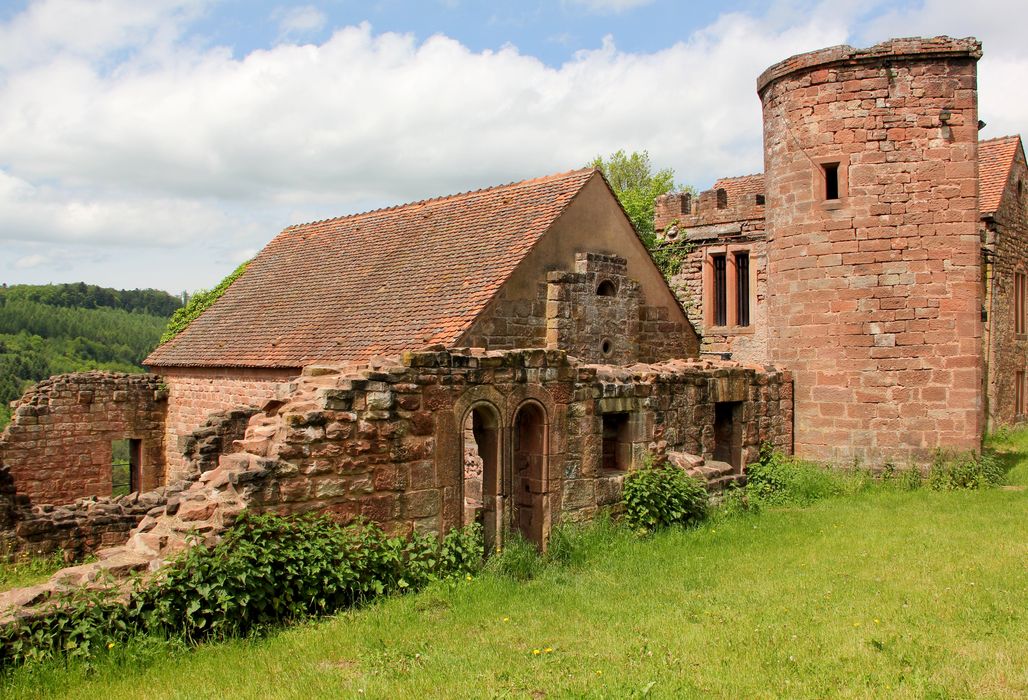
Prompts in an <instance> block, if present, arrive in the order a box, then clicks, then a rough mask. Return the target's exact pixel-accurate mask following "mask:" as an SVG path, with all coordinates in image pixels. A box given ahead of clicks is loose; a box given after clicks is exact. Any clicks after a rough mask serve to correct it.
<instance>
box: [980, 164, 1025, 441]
mask: <svg viewBox="0 0 1028 700" xmlns="http://www.w3.org/2000/svg"><path fill="white" fill-rule="evenodd" d="M985 225H986V255H987V256H988V268H989V272H990V275H989V279H988V280H987V282H991V285H990V289H989V290H988V292H989V297H988V299H987V304H986V312H987V314H988V317H989V324H988V343H987V347H988V356H987V361H988V367H989V377H988V392H989V395H988V403H989V419H990V422H991V426H990V427H992V428H998V427H1000V426H1003V425H1012V424H1014V423H1016V422H1019V421H1023V420H1025V419H1026V418H1028V416H1025V415H1023V414H1019V413H1018V410H1017V405H1016V390H1015V383H1016V381H1017V379H1018V373H1019V372H1022V373H1023V372H1025V371H1026V370H1028V334H1025V333H1021V334H1018V333H1017V332H1016V328H1015V325H1014V318H1015V313H1016V309H1015V291H1014V286H1015V284H1014V283H1015V277H1014V276H1015V274H1024V275H1028V168H1026V167H1025V161H1024V159H1023V158H1022V157H1021V151H1020V149H1019V150H1018V151H1017V154H1016V157H1015V160H1014V165H1013V167H1012V168H1011V170H1010V179H1009V180H1008V181H1007V185H1006V190H1005V191H1004V193H1003V196H1002V199H1001V200H1000V207H999V209H998V210H997V211H996V212H995V213H993V214H992V215H991V216H990V217H988V218H987V219H986V220H985ZM1026 388H1028V387H1026Z"/></svg>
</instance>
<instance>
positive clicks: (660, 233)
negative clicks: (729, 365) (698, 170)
mask: <svg viewBox="0 0 1028 700" xmlns="http://www.w3.org/2000/svg"><path fill="white" fill-rule="evenodd" d="M756 177H757V176H747V177H746V178H740V179H745V180H751V179H754V178H756ZM718 182H719V183H721V182H724V181H718ZM719 193H720V197H719ZM758 194H759V197H760V199H758ZM764 223H765V206H764V204H763V192H762V191H761V192H760V193H755V192H746V193H736V192H728V191H726V190H725V189H724V188H717V189H712V190H708V191H705V192H702V193H701V194H700V195H699V197H694V196H692V195H691V194H690V193H688V192H678V193H673V194H668V195H664V196H663V197H659V198H658V199H657V201H656V207H655V217H654V228H655V229H656V232H657V237H658V239H659V240H660V241H662V243H663V245H665V246H668V247H672V248H675V249H682V250H683V252H682V253H681V255H680V267H679V270H678V272H677V273H676V274H674V275H673V276H672V277H671V280H670V284H671V288H672V289H673V290H674V292H675V294H676V295H678V298H679V299H680V300H681V302H682V305H683V306H684V307H685V310H686V313H688V315H689V320H690V321H691V322H692V324H693V327H694V328H695V329H696V330H697V331H698V332H699V333H700V335H701V336H702V338H703V342H702V346H701V349H702V351H703V352H706V353H731V358H732V359H733V360H739V361H741V362H756V363H764V362H767V361H768V353H767V333H768V324H767V247H766V243H765V225H764ZM683 244H685V245H683ZM740 251H745V252H747V253H749V261H750V269H751V275H750V279H751V283H750V289H751V294H750V324H749V326H739V325H733V326H715V325H714V324H713V323H712V322H711V313H710V309H709V308H708V306H709V304H710V299H709V296H710V290H709V287H710V285H711V280H710V279H709V275H708V274H707V273H708V270H707V265H708V260H709V258H710V256H711V255H712V254H716V253H723V254H728V255H731V254H734V253H735V252H740Z"/></svg>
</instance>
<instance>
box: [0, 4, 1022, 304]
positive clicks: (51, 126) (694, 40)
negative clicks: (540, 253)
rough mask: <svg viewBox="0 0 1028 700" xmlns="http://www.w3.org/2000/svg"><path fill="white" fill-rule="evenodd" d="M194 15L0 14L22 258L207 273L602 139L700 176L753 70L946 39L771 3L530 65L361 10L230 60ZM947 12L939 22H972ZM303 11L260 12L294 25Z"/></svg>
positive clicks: (1018, 117)
mask: <svg viewBox="0 0 1028 700" xmlns="http://www.w3.org/2000/svg"><path fill="white" fill-rule="evenodd" d="M933 2H942V0H933ZM596 3H598V0H595V2H594V4H596ZM599 4H605V5H607V6H608V7H610V8H613V7H614V6H615V5H622V6H626V5H627V4H630V3H626V2H621V3H617V2H613V3H599ZM943 5H944V9H946V11H947V12H949V11H953V12H957V10H954V9H953V8H954V7H955V6H956V3H952V2H948V3H943ZM84 6H89V7H94V6H95V7H96V8H99V9H98V11H99V12H101V13H103V16H104V17H106V19H105V20H104V21H103V22H100V23H99V24H102V25H103V26H101V27H98V28H97V31H98V32H99V33H98V34H96V35H91V34H90V33H89V32H75V31H72V25H74V24H75V20H74V18H78V21H80V22H81V23H83V26H91V25H88V24H85V23H87V22H89V21H91V20H89V19H88V17H87V15H86V14H85V13H84V11H83V9H82V8H83V7H84ZM110 8H115V9H114V10H111V9H110ZM976 8H977V9H976V12H977V13H978V14H981V15H988V14H990V13H988V12H986V11H984V10H983V9H982V7H981V4H980V3H979V5H978V6H976ZM203 9H204V4H203V2H202V1H201V0H178V1H173V0H161V1H160V2H152V3H138V2H134V1H131V0H111V2H110V3H107V4H100V3H85V2H72V0H43V2H39V3H35V4H32V5H30V6H29V8H28V9H26V10H25V11H24V12H23V13H21V14H20V15H17V16H15V17H13V18H12V19H11V20H9V21H8V22H7V23H5V24H0V241H4V243H3V245H4V246H5V247H6V246H8V245H9V244H13V242H18V245H19V246H21V247H22V249H23V252H22V253H21V257H30V256H32V255H35V254H37V253H38V251H35V250H30V249H28V248H25V246H27V245H29V242H34V241H50V242H52V243H53V244H54V245H58V244H59V245H72V244H76V243H81V244H90V245H92V244H100V245H119V246H129V245H139V246H155V245H156V246H165V247H176V246H178V247H179V249H182V250H185V249H186V248H185V247H186V246H189V247H190V249H193V250H197V249H203V250H204V251H205V255H206V256H208V257H209V259H210V260H214V259H217V260H223V261H225V263H226V265H227V264H230V263H231V262H232V261H234V260H237V259H240V257H241V256H243V255H245V254H248V253H249V251H251V250H253V249H255V248H259V247H260V246H261V245H263V244H264V243H265V242H266V241H267V240H268V239H269V238H270V237H271V236H272V235H273V234H274V233H275V232H276V231H277V230H279V229H280V228H281V227H282V226H283V225H285V224H288V223H292V222H297V221H305V220H313V219H318V218H324V217H327V216H334V215H340V214H344V213H348V212H352V211H357V210H361V209H366V208H371V207H375V206H381V205H385V204H393V203H397V202H402V201H408V200H411V199H416V198H420V197H425V196H433V195H439V194H446V193H449V192H454V191H460V190H465V189H471V188H476V187H482V186H486V185H491V184H496V183H500V182H508V181H512V180H516V179H520V178H523V177H532V176H538V175H541V174H544V173H549V172H557V171H561V170H566V169H569V168H575V167H579V166H581V165H582V164H584V163H586V162H587V161H588V160H590V159H591V158H592V157H593V156H595V155H597V154H608V153H610V152H612V151H614V150H617V149H619V148H625V149H628V150H641V149H647V150H649V152H650V154H651V156H652V158H653V160H654V163H655V164H656V165H657V166H658V167H666V166H671V167H674V168H675V170H676V173H677V175H678V180H679V181H680V182H684V183H689V184H693V185H696V186H699V187H706V186H709V185H710V183H711V182H712V181H713V179H714V178H716V177H718V176H723V175H737V174H744V173H748V172H756V171H759V170H761V168H762V167H763V159H762V151H761V137H762V133H761V124H760V104H759V101H758V99H757V96H756V92H755V81H756V77H757V75H758V74H759V73H760V72H761V71H762V70H763V69H764V68H766V67H767V66H768V65H770V64H772V63H774V62H776V61H779V60H781V59H783V58H785V57H787V56H789V55H791V54H794V53H799V52H802V51H808V50H812V49H816V48H820V47H823V46H828V45H832V44H838V43H844V42H847V41H849V42H850V43H861V42H862V41H863V40H865V39H867V40H875V41H877V40H878V39H879V38H885V37H884V36H881V35H882V34H883V33H888V34H889V35H896V34H913V33H928V32H933V33H934V32H936V31H938V32H940V33H945V32H949V33H952V32H953V30H952V29H946V28H945V27H942V26H941V25H937V24H932V23H931V22H929V21H928V20H930V19H931V18H932V17H934V16H935V15H934V13H937V12H941V10H940V9H939V7H935V6H934V5H932V4H931V3H926V4H925V5H924V6H923V7H919V8H917V12H919V13H920V14H915V15H903V14H895V13H886V14H885V15H883V16H882V17H880V18H878V19H873V20H862V19H861V14H860V13H861V12H866V9H867V8H866V6H865V5H864V4H862V3H858V2H850V1H848V0H839V1H838V2H835V3H832V4H829V3H812V2H809V1H803V0H781V1H780V2H778V3H776V4H775V7H774V9H773V10H771V11H769V12H768V13H767V15H765V16H757V15H753V14H746V13H732V14H724V15H722V16H721V17H719V18H718V19H717V20H716V21H715V22H714V23H712V24H711V25H710V26H708V27H706V28H704V29H702V30H700V31H698V32H695V33H693V34H691V35H689V36H686V37H683V39H682V41H680V42H678V43H676V44H674V45H672V46H668V47H664V48H659V49H657V50H653V51H651V52H641V53H633V52H627V51H623V50H621V49H619V48H618V47H617V45H616V44H615V42H614V41H613V40H612V39H610V38H608V39H607V40H605V41H604V42H603V43H602V45H600V46H598V47H596V48H593V49H590V50H583V51H579V52H578V53H576V54H575V55H574V56H572V57H571V58H570V59H569V60H568V61H566V62H565V63H564V64H562V65H559V66H550V65H547V64H545V63H543V62H542V61H540V60H539V59H537V58H535V57H534V56H531V55H526V54H524V53H522V52H520V51H519V50H518V49H517V48H516V47H513V46H505V47H502V48H499V49H497V50H486V51H474V50H471V49H469V48H468V47H467V46H465V45H463V44H462V43H460V42H458V41H456V40H454V39H452V38H449V37H446V36H443V35H436V36H432V37H430V38H427V39H425V40H423V41H419V40H418V39H416V38H415V37H414V36H412V35H408V34H397V33H389V32H386V33H377V32H375V31H374V30H373V28H372V27H371V26H369V25H367V24H362V25H359V26H350V27H343V28H340V29H337V30H336V31H335V32H334V33H332V34H331V36H329V37H328V38H327V39H325V40H324V41H322V42H321V43H318V44H306V45H302V46H301V45H296V44H294V43H289V42H288V41H287V42H284V43H279V44H277V45H275V46H273V47H271V48H268V49H265V50H255V51H252V52H250V53H248V54H244V55H234V54H233V52H232V51H231V50H229V49H227V48H224V47H206V48H205V47H200V46H198V45H196V44H195V43H192V42H188V41H186V40H184V39H181V38H180V35H181V30H182V26H183V23H186V22H188V18H189V17H191V16H195V15H196V13H199V12H202V11H203ZM300 9H301V10H304V9H310V8H300ZM116 10H117V11H116ZM960 12H963V14H959V13H958V14H956V15H953V17H952V18H951V19H952V21H953V22H957V21H964V20H968V18H969V17H970V16H971V15H972V14H973V13H971V12H970V11H963V10H960ZM62 13H67V16H68V17H69V18H71V19H61V18H59V17H57V16H58V15H62ZM76 13H77V14H76ZM316 13H317V11H315V14H312V15H310V16H308V17H306V18H304V17H302V16H300V15H297V16H296V17H293V18H291V19H287V18H286V17H285V16H284V15H283V16H281V17H280V21H281V23H282V26H283V29H286V28H287V27H292V28H293V29H295V30H296V31H300V30H303V31H314V30H315V29H316V28H317V27H318V26H319V24H320V23H321V22H323V18H321V19H319V18H318V17H317V16H316ZM301 14H302V13H301ZM62 16H63V15H62ZM784 18H789V19H788V21H786V20H785V19H784ZM968 21H969V20H968ZM982 21H983V22H984V20H982ZM1004 25H1005V23H1004V22H998V21H994V20H990V21H989V22H986V23H984V24H982V25H981V29H974V28H972V29H971V31H975V32H980V34H981V38H983V39H984V40H985V41H986V51H987V52H988V51H990V49H989V45H990V42H991V43H994V44H995V45H997V46H999V45H1002V46H1006V44H1005V43H1004V42H1009V39H1008V38H1003V37H1007V36H1008V34H1004V32H1008V31H1009V30H1008V29H1007V28H1006V26H1004ZM937 26H938V29H936V27H937ZM968 26H969V27H972V26H973V27H977V26H979V25H968ZM305 28H306V29H305ZM855 28H856V29H855ZM990 33H995V36H996V37H1000V38H997V39H992V38H990V37H991V36H993V34H990ZM12 42H13V43H12ZM37 47H38V48H37ZM1019 51H1021V50H1020V49H1011V50H999V49H996V50H995V51H993V54H991V55H994V56H995V58H989V59H988V60H991V61H993V62H992V63H991V64H987V63H986V61H983V63H982V67H981V69H982V80H981V86H982V114H983V117H984V118H985V119H986V120H988V121H990V123H993V124H1000V125H1004V126H1003V127H1002V128H1003V129H1004V130H1011V131H1016V130H1018V129H1019V128H1021V127H1020V126H1018V124H1019V123H1020V124H1023V123H1028V105H1026V104H1025V102H1024V100H1025V99H1026V98H1022V97H1021V96H1020V95H1013V94H1011V93H1012V92H1013V91H1010V90H1000V89H999V84H1000V82H999V81H1003V80H1006V81H1009V82H1008V83H1007V84H1008V85H1009V84H1019V83H1020V75H1024V74H1025V69H1026V67H1025V65H1024V63H1023V53H1019ZM989 56H990V54H989V53H987V57H989ZM997 133H998V132H997ZM166 249H170V248H166ZM39 254H40V255H45V254H46V253H45V252H43V253H39ZM15 259H16V258H15V257H14V256H12V257H9V258H8V260H9V261H13V260H15ZM39 264H40V266H45V265H46V263H45V262H44V261H40V263H39ZM215 279H216V277H215ZM211 282H212V279H202V280H199V283H200V284H202V285H204V286H209V285H210V284H211ZM200 284H194V285H193V286H200Z"/></svg>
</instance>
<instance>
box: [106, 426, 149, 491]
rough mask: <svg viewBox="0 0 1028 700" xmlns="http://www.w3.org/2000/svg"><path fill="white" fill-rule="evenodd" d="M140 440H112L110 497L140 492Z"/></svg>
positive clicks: (141, 444)
mask: <svg viewBox="0 0 1028 700" xmlns="http://www.w3.org/2000/svg"><path fill="white" fill-rule="evenodd" d="M142 446H143V442H142V440H134V439H128V440H114V441H113V442H112V443H111V495H112V496H124V495H126V494H129V493H135V492H136V491H139V490H140V484H139V481H140V464H141V462H142Z"/></svg>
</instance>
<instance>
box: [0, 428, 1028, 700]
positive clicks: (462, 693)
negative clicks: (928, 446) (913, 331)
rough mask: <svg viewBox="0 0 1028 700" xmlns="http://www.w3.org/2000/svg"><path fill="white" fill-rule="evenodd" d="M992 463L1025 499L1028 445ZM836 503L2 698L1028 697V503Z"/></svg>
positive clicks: (81, 668)
mask: <svg viewBox="0 0 1028 700" xmlns="http://www.w3.org/2000/svg"><path fill="white" fill-rule="evenodd" d="M992 445H993V447H994V448H995V449H996V450H997V451H999V452H1000V453H1001V455H1002V456H1003V458H1004V459H1005V460H1006V464H1007V466H1009V467H1010V468H1011V471H1010V472H1009V473H1008V475H1007V480H1008V483H1009V484H1011V485H1013V486H1015V487H1020V486H1024V485H1026V484H1028V432H1022V433H1011V434H1007V435H1003V436H999V437H998V438H996V439H994V440H993V441H992ZM843 478H844V479H846V478H854V477H843ZM850 483H852V482H850ZM838 491H839V492H841V493H843V494H845V495H841V496H838V497H834V498H829V499H824V500H819V501H816V502H814V503H813V504H811V505H808V506H805V507H796V506H781V507H764V508H763V509H762V510H761V511H760V512H759V513H757V514H750V515H746V514H743V515H736V516H733V517H720V518H715V519H713V520H711V521H709V522H708V523H707V524H705V525H703V526H701V527H699V528H696V529H693V530H688V531H667V532H663V533H660V534H657V535H655V536H652V537H648V538H644V539H640V538H638V537H636V536H634V535H633V534H631V533H628V532H626V531H625V530H623V529H619V528H615V527H613V526H610V525H607V524H603V523H601V524H600V525H599V526H598V527H596V528H593V529H592V530H589V531H586V532H585V533H580V534H578V535H577V536H575V537H574V538H573V539H572V542H571V544H570V545H569V544H568V543H567V542H563V541H562V542H561V544H560V550H561V552H560V555H559V556H557V557H553V558H554V559H558V560H560V561H564V562H566V563H565V564H563V565H562V564H559V563H556V562H551V563H549V564H548V565H546V566H535V565H528V564H526V563H525V562H523V561H521V559H520V558H519V559H518V561H516V562H499V563H496V564H493V565H492V566H491V567H490V568H489V570H487V571H486V572H485V573H483V574H482V575H481V576H479V577H477V578H475V579H474V580H472V581H464V582H461V583H459V584H447V585H443V584H440V585H436V586H433V587H431V588H429V589H428V590H426V591H423V592H422V593H420V594H417V595H411V596H406V597H400V598H393V599H389V600H384V601H382V602H380V603H378V604H376V605H373V606H371V607H369V608H366V609H363V610H359V611H353V612H350V613H347V614H344V615H339V616H337V617H335V618H333V619H330V620H325V621H321V622H319V623H311V624H308V625H304V626H300V627H296V628H293V629H289V630H284V631H279V632H277V633H274V634H272V635H271V636H268V637H265V638H263V639H254V640H241V641H236V642H231V643H226V644H219V645H210V646H206V647H201V648H199V649H196V650H192V651H190V650H186V649H184V648H183V647H181V646H180V645H169V644H166V643H163V642H158V641H157V640H152V639H149V640H140V641H138V642H134V643H132V644H130V645H129V646H128V647H125V648H119V647H116V648H114V649H113V650H112V651H111V652H110V653H109V654H108V655H107V656H106V657H105V658H101V659H99V660H98V661H96V662H95V663H94V664H93V665H92V666H86V665H82V664H71V665H68V666H67V667H64V666H61V665H50V666H37V667H26V668H23V669H21V670H19V671H17V672H15V673H14V674H13V675H12V676H11V677H10V678H9V679H7V681H6V685H5V686H0V695H3V696H4V697H11V698H20V697H44V696H63V697H72V698H96V697H102V698H105V699H106V698H144V697H146V698H150V697H154V696H170V697H175V698H224V697H232V698H264V697H284V698H305V699H307V698H321V697H331V698H334V697H382V698H399V697H492V696H501V697H543V696H545V697H583V696H585V697H610V698H621V697H641V696H643V695H646V696H647V697H676V698H677V697H733V698H734V697H789V698H793V697H826V696H832V697H860V698H871V697H883V696H887V697H917V698H921V697H936V698H950V697H952V698H958V697H1025V696H1026V695H1028V492H1026V491H1023V490H1011V489H1003V488H996V489H985V490H980V491H949V492H939V491H932V490H928V489H920V490H914V491H907V490H904V488H903V486H902V484H901V483H898V482H897V483H895V484H889V485H879V486H872V487H869V488H841V489H838ZM519 554H523V553H520V552H519ZM526 576H531V577H532V578H530V580H527V581H519V580H516V578H526ZM535 650H538V651H539V653H538V654H536V653H534V651H535ZM547 650H551V651H547Z"/></svg>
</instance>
